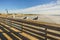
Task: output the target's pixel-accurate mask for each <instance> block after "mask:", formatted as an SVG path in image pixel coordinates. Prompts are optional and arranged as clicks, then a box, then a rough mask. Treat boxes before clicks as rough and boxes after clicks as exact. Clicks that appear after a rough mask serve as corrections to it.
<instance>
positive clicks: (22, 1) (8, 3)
mask: <svg viewBox="0 0 60 40" xmlns="http://www.w3.org/2000/svg"><path fill="white" fill-rule="evenodd" d="M51 1H54V2H55V1H56V0H0V10H4V9H8V10H13V9H24V8H29V7H32V6H36V5H42V4H47V3H50V2H51Z"/></svg>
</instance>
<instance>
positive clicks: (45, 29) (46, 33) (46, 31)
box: [45, 28, 47, 40]
mask: <svg viewBox="0 0 60 40" xmlns="http://www.w3.org/2000/svg"><path fill="white" fill-rule="evenodd" d="M45 40H47V28H45Z"/></svg>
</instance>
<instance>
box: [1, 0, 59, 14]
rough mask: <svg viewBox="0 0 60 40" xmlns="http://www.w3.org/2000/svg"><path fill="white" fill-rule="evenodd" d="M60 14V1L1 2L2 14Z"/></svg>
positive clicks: (13, 0)
mask: <svg viewBox="0 0 60 40" xmlns="http://www.w3.org/2000/svg"><path fill="white" fill-rule="evenodd" d="M5 9H7V10H9V13H26V14H60V0H0V13H4V12H6V11H5Z"/></svg>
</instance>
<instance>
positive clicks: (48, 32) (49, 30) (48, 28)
mask: <svg viewBox="0 0 60 40" xmlns="http://www.w3.org/2000/svg"><path fill="white" fill-rule="evenodd" d="M3 19H4V18H3ZM5 19H7V20H11V21H15V22H12V23H14V24H18V25H22V26H24V27H23V29H24V30H23V32H25V33H28V34H29V35H32V36H35V37H37V38H40V37H39V36H36V35H33V34H31V33H34V34H37V35H40V36H44V37H45V38H44V40H47V39H50V40H60V38H59V37H60V26H55V25H54V26H52V25H46V24H41V23H36V22H35V21H33V22H32V21H27V20H23V19H20V20H17V19H11V18H5ZM11 21H10V23H11ZM16 22H18V23H16ZM19 22H20V23H22V24H20V23H19ZM23 23H24V24H28V25H24V24H23ZM29 25H32V26H35V27H42V28H45V30H43V29H41V28H40V29H37V28H35V27H31V26H29ZM25 27H27V28H30V29H34V30H37V31H42V32H44V33H45V34H41V33H40V32H35V31H33V30H30V29H27V28H25ZM27 31H29V32H31V33H29V32H27Z"/></svg>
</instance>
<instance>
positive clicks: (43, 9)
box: [15, 0, 60, 14]
mask: <svg viewBox="0 0 60 40" xmlns="http://www.w3.org/2000/svg"><path fill="white" fill-rule="evenodd" d="M15 12H20V13H26V14H60V0H57V1H56V2H54V1H52V2H50V3H48V4H43V5H37V6H34V7H30V8H25V9H22V10H17V11H15Z"/></svg>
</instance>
